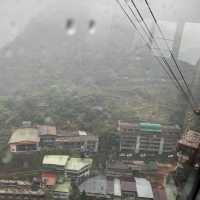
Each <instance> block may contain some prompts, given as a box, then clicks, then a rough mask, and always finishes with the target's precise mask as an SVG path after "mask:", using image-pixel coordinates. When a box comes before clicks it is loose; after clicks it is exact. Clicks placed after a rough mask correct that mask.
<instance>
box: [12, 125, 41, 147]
mask: <svg viewBox="0 0 200 200" xmlns="http://www.w3.org/2000/svg"><path fill="white" fill-rule="evenodd" d="M39 141H40V138H39V132H38V130H37V129H35V128H20V129H17V130H15V131H14V132H13V134H12V136H11V137H10V140H9V144H11V143H19V142H35V143H38V142H39Z"/></svg>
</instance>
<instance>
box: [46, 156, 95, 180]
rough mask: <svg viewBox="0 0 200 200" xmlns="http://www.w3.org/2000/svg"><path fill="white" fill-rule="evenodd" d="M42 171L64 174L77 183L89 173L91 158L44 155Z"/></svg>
mask: <svg viewBox="0 0 200 200" xmlns="http://www.w3.org/2000/svg"><path fill="white" fill-rule="evenodd" d="M42 165H43V171H44V172H54V173H55V174H61V175H65V177H66V178H67V177H69V178H70V179H71V180H73V181H75V182H77V183H79V182H81V181H83V180H85V178H86V177H88V176H89V175H90V169H91V167H92V159H90V158H72V157H69V156H67V155H46V156H44V159H43V162H42Z"/></svg>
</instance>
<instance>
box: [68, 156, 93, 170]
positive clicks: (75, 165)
mask: <svg viewBox="0 0 200 200" xmlns="http://www.w3.org/2000/svg"><path fill="white" fill-rule="evenodd" d="M87 165H92V159H90V158H70V160H69V161H68V162H67V164H66V166H65V169H66V170H73V171H74V170H76V171H79V170H81V169H82V168H84V167H86V166H87Z"/></svg>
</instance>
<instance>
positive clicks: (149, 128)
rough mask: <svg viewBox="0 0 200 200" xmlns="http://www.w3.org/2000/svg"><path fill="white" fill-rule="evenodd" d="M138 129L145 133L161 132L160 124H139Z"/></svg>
mask: <svg viewBox="0 0 200 200" xmlns="http://www.w3.org/2000/svg"><path fill="white" fill-rule="evenodd" d="M139 125H140V129H141V130H142V131H146V132H161V125H160V124H152V123H140V124H139Z"/></svg>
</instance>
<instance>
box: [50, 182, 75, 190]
mask: <svg viewBox="0 0 200 200" xmlns="http://www.w3.org/2000/svg"><path fill="white" fill-rule="evenodd" d="M70 191H71V183H70V181H65V182H64V183H59V184H56V186H55V188H54V192H64V193H70Z"/></svg>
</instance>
